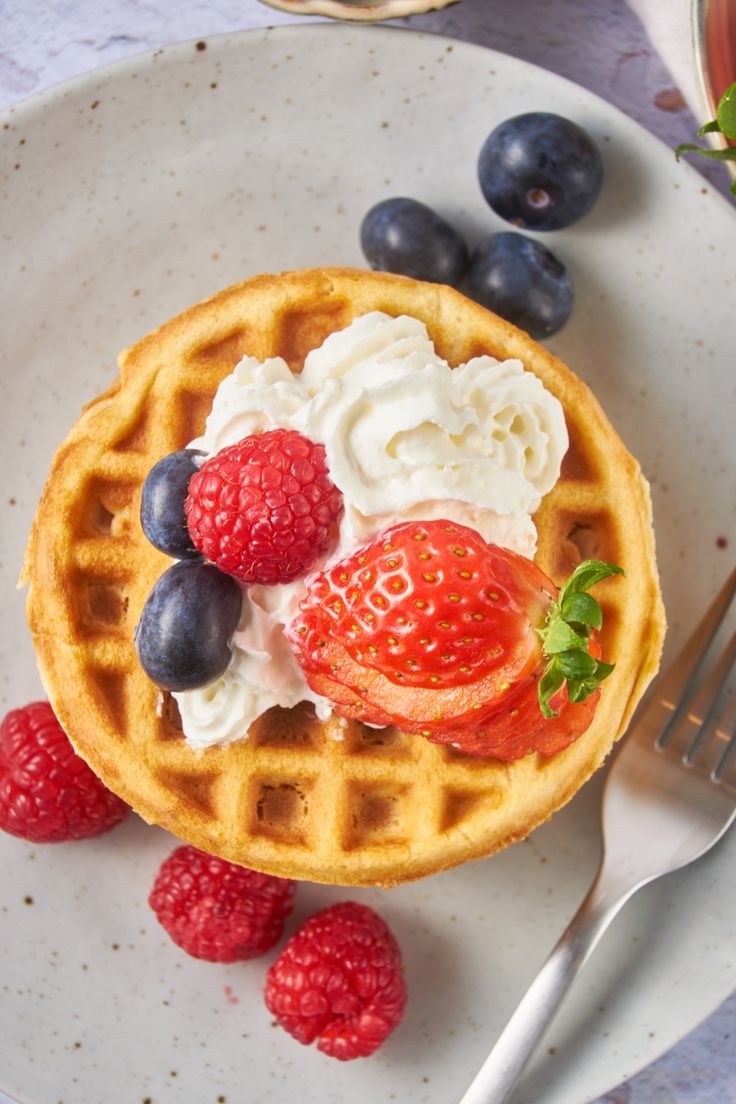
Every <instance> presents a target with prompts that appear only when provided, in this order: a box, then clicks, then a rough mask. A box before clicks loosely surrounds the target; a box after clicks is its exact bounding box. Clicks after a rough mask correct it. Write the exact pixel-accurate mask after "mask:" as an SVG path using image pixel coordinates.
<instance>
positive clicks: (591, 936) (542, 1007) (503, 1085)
mask: <svg viewBox="0 0 736 1104" xmlns="http://www.w3.org/2000/svg"><path fill="white" fill-rule="evenodd" d="M637 888H638V886H636V885H634V886H630V885H622V884H616V883H612V882H611V881H609V880H606V879H604V877H603V866H602V865H601V867H600V869H599V871H598V874H597V876H596V879H595V881H594V882H593V885H592V886H591V887H590V890H589V891H588V894H587V896H586V898H585V900H584V901H583V903H582V905H581V906H580V908H579V909H578V911H577V912H576V913H575V915H574V917H573V918H572V920H571V921H570V923H569V925H568V927H567V928H566V930H565V931H564V932H563V934H562V936H561V937H560V939H559V941H558V943H557V945H556V947H555V948H554V950H553V951H552V953H551V954H550V956H549V958H548V959H547V961H546V962H545V963H544V965H543V966H542V968H541V970H540V971H539V973H538V974H537V976H536V978H535V979H534V981H533V982H532V984H531V985H530V987H529V989H528V990H527V992H526V993H525V995H524V996H523V998H522V1000H521V1002H520V1004H519V1005H518V1006H517V1008H516V1011H515V1012H514V1013H513V1015H512V1017H511V1019H510V1020H509V1022H508V1023H507V1024H506V1027H505V1028H504V1029H503V1031H502V1033H501V1035H500V1036H499V1038H498V1041H497V1042H496V1045H495V1046H494V1047H493V1050H492V1051H491V1053H490V1054H489V1055H488V1057H487V1058H486V1060H485V1062H484V1063H483V1065H482V1066H481V1068H480V1070H479V1071H478V1073H477V1074H476V1076H475V1078H474V1080H473V1082H472V1084H471V1085H470V1087H469V1088H468V1090H467V1091H466V1093H465V1095H464V1096H463V1098H462V1100H461V1101H460V1104H504V1101H506V1100H508V1098H509V1096H510V1095H511V1092H512V1090H513V1088H514V1085H515V1084H516V1082H517V1080H518V1078H519V1076H520V1074H521V1072H522V1070H523V1069H524V1066H525V1065H526V1064H527V1062H528V1061H529V1059H530V1057H531V1055H532V1053H533V1052H534V1050H535V1049H536V1047H537V1044H538V1043H539V1041H540V1039H541V1038H542V1036H543V1035H544V1033H545V1031H546V1030H547V1027H548V1026H549V1024H550V1023H551V1021H552V1019H553V1017H554V1015H555V1013H556V1012H557V1009H558V1008H559V1006H560V1004H561V1003H562V999H563V997H564V996H565V994H566V993H567V990H568V989H569V988H570V985H571V983H572V981H573V979H574V978H575V976H576V975H577V972H578V970H579V969H580V968H581V966H582V965H583V963H584V962H586V960H587V959H588V956H589V955H590V954H591V952H592V951H593V949H594V947H595V946H596V944H597V943H598V940H599V939H600V937H601V936H602V935H603V932H604V931H605V930H606V928H607V927H608V925H609V924H610V923H611V921H612V920H613V918H614V916H615V915H616V913H617V912H618V911H619V909H620V908H621V907H622V906H623V905H624V904H625V903H626V901H628V899H629V897H631V895H632V894H633V893H634V891H635V889H637Z"/></svg>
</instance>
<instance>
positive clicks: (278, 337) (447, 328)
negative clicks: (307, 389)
mask: <svg viewBox="0 0 736 1104" xmlns="http://www.w3.org/2000/svg"><path fill="white" fill-rule="evenodd" d="M373 310H381V311H385V312H386V313H388V314H393V315H397V314H409V315H413V316H414V317H416V318H419V319H421V320H423V321H424V322H425V323H426V324H427V327H428V329H429V333H430V335H431V337H432V339H433V340H434V342H435V344H436V347H437V350H438V352H439V353H440V355H441V356H443V357H444V358H445V359H446V360H447V361H448V362H449V363H450V364H459V363H461V362H463V361H465V360H467V359H468V358H470V357H473V356H477V355H480V354H483V353H490V354H492V355H494V356H496V357H498V358H500V359H502V358H506V357H518V358H519V359H521V360H522V362H523V363H524V364H525V366H526V367H527V368H528V369H530V370H532V371H533V372H535V373H536V374H537V375H538V376H539V377H540V378H541V379H542V380H543V382H544V384H545V385H546V387H547V388H548V389H549V390H550V391H551V392H553V393H554V394H556V395H557V396H558V398H559V399H560V400H561V402H562V404H563V406H564V409H565V412H566V417H567V423H568V429H569V433H570V440H571V445H570V450H569V452H568V454H567V456H566V458H565V461H564V464H563V469H562V474H561V477H560V480H559V482H558V483H557V485H556V486H555V488H554V490H553V491H552V492H551V493H550V494H549V495H548V496H546V497H545V499H544V501H543V503H542V506H541V508H540V510H539V512H538V514H537V516H536V519H535V520H536V523H537V526H538V529H539V552H538V557H537V559H538V562H539V564H540V566H541V567H542V568H543V569H544V570H545V571H546V572H547V573H548V574H549V575H550V576H551V577H552V578H553V579H554V580H555V581H556V582H558V583H560V582H561V581H562V580H563V579H564V578H565V577H566V576H567V575H568V574H569V572H570V571H571V570H572V568H573V567H574V566H575V564H576V563H578V562H579V561H580V560H581V559H584V558H588V557H598V558H601V559H606V560H613V561H615V562H616V563H619V564H621V566H622V567H623V568H624V569H625V572H626V576H625V578H620V577H616V578H611V579H609V580H606V581H605V582H604V583H602V584H600V586H599V587H598V588H597V590H596V595H597V597H598V598H599V600H600V602H601V605H602V606H603V610H604V629H603V634H602V644H603V655H604V657H605V658H606V659H607V660H609V661H614V662H615V663H616V670H615V671H614V673H613V675H612V676H611V677H610V678H609V679H608V680H607V682H606V683H605V684H604V686H603V690H602V696H601V700H600V702H599V705H598V708H597V711H596V715H595V719H594V721H593V724H592V726H591V727H590V729H589V730H588V731H587V732H586V733H585V735H584V736H582V737H581V738H580V739H579V740H578V741H577V742H576V743H575V744H573V746H572V747H570V748H569V749H568V750H566V751H564V752H562V753H560V754H558V755H556V756H553V757H552V758H550V759H543V758H541V757H540V756H538V755H537V754H531V755H528V756H527V757H526V758H524V759H522V760H519V761H517V762H514V763H510V764H507V763H501V762H499V761H497V760H494V759H479V758H473V757H470V756H467V755H464V754H463V753H461V752H459V751H456V750H454V749H453V748H451V747H441V746H438V745H435V744H431V743H429V742H428V741H426V740H425V739H423V738H422V737H421V736H411V735H407V734H405V733H402V732H400V731H398V730H396V729H395V728H389V729H383V730H377V729H374V728H369V727H366V726H364V725H362V724H360V723H358V722H343V721H341V720H337V719H335V720H332V721H329V722H327V723H321V722H319V721H318V720H317V719H316V717H315V715H314V712H313V710H312V707H311V706H308V705H306V704H302V705H300V706H297V707H296V708H294V709H292V710H283V709H280V708H274V709H272V710H270V711H269V712H268V713H266V714H264V715H263V716H262V717H260V718H259V719H258V720H257V721H256V722H255V723H254V724H253V725H252V726H251V729H250V732H249V734H248V738H247V739H245V740H240V741H237V742H236V743H233V744H231V745H228V746H226V747H215V748H211V749H208V750H206V751H204V752H196V751H194V750H192V749H191V748H190V747H189V746H188V745H187V744H186V743H185V741H184V738H183V734H182V731H181V722H180V720H179V717H178V710H177V707H176V703H175V701H174V700H173V699H172V698H171V697H170V695H168V694H165V693H162V692H161V691H160V690H158V689H157V687H155V686H154V685H153V684H152V683H151V682H150V681H149V680H148V679H147V677H146V676H145V675H144V673H143V671H142V669H141V668H140V666H139V664H138V661H137V658H136V655H135V651H134V647H133V630H134V628H135V625H136V624H137V622H138V619H139V616H140V613H141V609H142V607H143V604H144V602H145V600H146V597H147V595H148V593H149V591H150V589H151V587H152V586H153V584H154V582H155V581H156V579H157V578H158V576H159V575H160V574H161V572H162V571H163V570H164V569H165V568H166V567H167V566H168V565H169V563H170V561H169V560H168V559H167V557H166V556H164V555H163V554H162V553H160V552H158V551H156V550H155V549H154V548H153V547H151V545H149V543H148V541H147V540H146V538H145V537H144V535H143V532H142V530H141V527H140V523H139V507H140V495H141V485H142V483H143V481H144V479H145V476H146V474H147V473H148V471H149V470H150V468H151V467H152V465H153V464H154V463H155V462H156V461H157V460H158V459H159V458H160V457H161V456H163V455H165V454H166V453H168V452H171V451H172V450H174V449H178V448H181V447H183V446H184V445H185V444H186V443H187V442H188V441H190V440H191V439H193V438H194V437H195V436H197V435H198V434H199V433H200V432H201V431H202V428H203V425H204V421H205V417H206V415H207V413H208V411H209V408H210V405H211V401H212V397H213V395H214V392H215V390H216V388H217V386H218V384H219V383H220V381H221V380H222V379H223V377H224V376H226V375H227V374H228V373H229V372H231V371H232V369H233V367H234V365H235V364H236V362H237V361H238V360H239V358H240V357H241V356H243V355H244V354H246V353H247V354H250V355H252V356H255V357H258V358H261V359H264V358H266V357H270V356H283V357H284V358H285V359H286V361H287V362H288V363H289V365H290V366H291V368H292V369H293V370H295V371H299V369H300V367H301V365H302V363H303V360H304V357H305V355H306V353H307V352H308V351H309V350H310V349H312V348H314V347H316V346H318V345H320V344H321V343H322V341H323V340H324V338H325V337H326V336H327V335H328V334H329V333H331V332H332V331H334V330H338V329H342V328H343V327H345V326H347V325H348V324H349V323H350V322H351V321H352V320H353V319H354V318H355V317H357V316H358V315H361V314H364V313H366V312H368V311H373ZM23 581H25V582H27V583H29V584H30V591H29V594H28V604H27V610H28V618H29V623H30V626H31V630H32V633H33V637H34V641H35V645H36V649H37V652H38V659H39V666H40V671H41V675H42V678H43V681H44V685H45V687H46V690H47V693H48V695H49V698H50V700H51V702H52V704H53V706H54V708H55V710H56V712H57V714H58V716H59V718H60V720H61V723H62V724H63V726H64V728H65V729H66V730H67V732H68V733H69V736H70V738H71V739H72V741H73V743H74V745H75V747H76V748H77V749H78V751H79V753H80V754H81V755H82V756H83V757H84V758H85V759H86V760H87V761H88V762H89V763H90V765H91V766H92V768H93V769H94V770H95V771H96V773H97V774H98V775H99V776H100V777H101V778H102V779H103V780H104V781H105V782H106V784H107V785H108V786H109V787H110V788H111V789H113V790H114V791H115V792H117V793H118V794H120V795H121V796H122V797H123V798H124V799H125V800H126V801H128V802H129V803H130V804H131V805H132V806H133V808H134V809H135V810H136V811H137V812H138V813H139V814H140V815H141V816H142V817H143V818H144V819H145V820H147V821H150V822H154V823H156V824H159V825H161V826H163V827H164V828H167V829H169V830H170V831H172V832H173V833H174V834H175V835H177V836H179V837H181V838H182V839H184V840H187V841H189V842H190V843H192V844H195V845H196V846H197V847H200V848H202V849H204V850H206V851H209V852H212V853H215V854H218V855H221V856H223V857H225V858H228V859H230V860H232V861H235V862H239V863H243V864H245V865H248V866H251V867H254V868H256V869H258V870H264V871H267V872H270V873H273V874H279V875H283V876H288V877H294V878H299V879H305V880H308V881H315V882H330V883H336V884H342V885H393V884H396V883H399V882H402V881H407V880H410V879H414V878H419V877H422V876H424V875H427V874H431V873H433V872H436V871H439V870H442V869H445V868H447V867H451V866H453V865H455V864H457V863H461V862H464V861H465V860H468V859H474V858H479V857H481V856H484V855H488V854H490V853H492V852H494V851H496V850H498V849H500V848H502V847H504V846H506V845H507V844H510V843H512V842H514V841H515V840H519V839H522V838H523V837H525V836H527V835H528V834H529V832H531V831H532V829H534V828H535V827H536V826H537V825H539V824H540V823H542V822H543V821H544V820H546V819H547V818H548V817H549V816H550V815H551V814H552V813H553V812H554V811H555V810H556V809H557V808H559V807H560V806H561V805H563V804H564V803H565V802H566V801H568V800H569V798H571V797H572V796H573V794H574V793H575V792H576V791H577V790H578V788H579V787H580V786H581V785H582V783H583V782H585V781H586V779H587V778H588V777H589V776H590V775H591V774H592V772H593V771H595V770H596V768H597V767H599V766H600V764H601V763H602V762H603V760H604V758H605V757H606V754H607V753H608V752H609V750H610V749H611V746H612V744H613V742H614V741H615V739H616V738H617V737H618V736H620V735H621V733H622V732H623V731H624V729H625V728H626V726H627V724H628V721H629V719H630V718H631V715H632V712H633V710H634V707H635V705H636V703H637V701H638V700H639V698H640V696H641V694H642V692H643V690H644V688H645V687H646V685H647V683H648V682H649V680H650V678H651V677H652V675H653V674H654V672H655V670H656V667H657V664H658V661H659V655H660V650H661V644H662V637H663V632H664V616H663V610H662V605H661V599H660V594H659V587H658V581H657V572H656V565H655V558H654V539H653V533H652V528H651V509H650V501H649V493H648V488H647V484H646V482H645V481H644V479H643V477H642V475H641V473H640V470H639V466H638V464H637V462H636V461H635V460H634V459H633V457H632V456H631V455H630V454H629V453H628V452H627V451H626V449H625V447H624V445H623V444H622V442H621V440H620V438H619V437H618V436H617V434H616V433H615V431H614V430H613V428H612V427H611V425H610V424H609V422H608V421H607V420H606V418H605V416H604V414H603V412H602V411H601V409H600V407H599V405H598V403H597V402H596V400H595V398H594V397H593V396H592V394H591V393H590V391H589V390H588V389H587V387H586V386H585V385H584V384H583V383H582V382H581V381H580V380H579V379H577V378H576V377H575V376H574V375H573V374H572V373H571V372H570V371H569V370H568V369H567V368H565V366H564V365H563V364H562V363H561V362H560V361H559V360H557V359H555V358H554V357H553V356H552V355H551V354H550V353H549V352H547V351H546V350H545V349H543V348H542V347H541V346H539V345H537V344H536V343H535V342H533V341H532V340H531V339H530V338H529V337H528V336H527V335H526V334H524V333H522V332H521V331H519V330H517V329H516V328H515V327H513V326H511V325H509V324H508V323H506V322H504V321H502V320H501V319H499V318H498V317H496V316H495V315H493V314H491V313H490V312H488V311H486V310H484V309H483V308H481V307H479V306H478V305H477V304H475V303H472V302H471V301H469V300H467V299H466V298H464V297H463V296H462V295H460V294H459V293H458V292H456V291H453V290H451V289H449V288H446V287H440V286H438V285H429V284H422V283H418V282H416V281H413V280H409V279H405V278H403V277H397V276H388V275H385V274H377V273H369V272H364V271H359V270H351V269H315V270H306V271H301V272H292V273H285V274H282V275H280V276H268V275H266V276H258V277H256V278H255V279H252V280H249V281H247V282H245V283H242V284H238V285H236V286H234V287H231V288H228V289H226V290H225V291H223V292H221V293H220V294H218V295H215V296H214V297H213V298H211V299H208V300H206V301H204V302H202V303H200V304H198V305H196V306H194V307H192V308H191V309H189V310H187V311H186V312H185V313H184V314H182V315H180V316H179V317H178V318H175V319H173V320H172V321H170V322H168V323H167V324H165V325H164V326H162V327H161V328H160V329H158V330H156V331H155V332H154V333H152V334H151V335H149V336H148V337H146V338H144V339H143V340H142V341H141V342H139V343H138V344H137V345H135V346H133V347H132V348H131V349H129V350H127V351H126V352H124V353H123V354H122V355H121V357H120V378H119V381H118V382H117V383H116V384H115V385H114V386H113V387H112V388H111V389H110V390H109V391H107V392H106V393H105V394H104V395H102V396H101V397H100V398H98V399H96V400H94V401H93V402H92V403H91V404H90V405H89V406H87V407H86V408H85V410H84V411H83V413H82V415H81V417H80V419H79V421H78V422H77V423H76V425H75V426H74V428H73V429H72V432H71V434H70V435H69V437H68V438H67V440H66V441H65V442H64V444H63V445H62V446H61V447H60V449H59V451H58V453H57V455H56V457H55V459H54V462H53V467H52V470H51V475H50V478H49V480H48V482H47V485H46V488H45V490H44V494H43V497H42V499H41V502H40V505H39V507H38V512H37V515H36V519H35V522H34V526H33V529H32V532H31V535H30V539H29V543H28V549H27V554H26V561H25V565H24V571H23Z"/></svg>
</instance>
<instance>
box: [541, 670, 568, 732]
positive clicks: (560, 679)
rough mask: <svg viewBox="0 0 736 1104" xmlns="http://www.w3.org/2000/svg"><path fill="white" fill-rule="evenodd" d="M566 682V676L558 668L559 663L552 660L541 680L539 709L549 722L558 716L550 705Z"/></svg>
mask: <svg viewBox="0 0 736 1104" xmlns="http://www.w3.org/2000/svg"><path fill="white" fill-rule="evenodd" d="M564 681H565V676H564V675H563V673H562V671H561V670H560V669H559V667H558V666H557V663H556V662H555V661H554V660H552V662H551V663H550V664H549V666H548V667H547V670H546V671H545V672H544V674H543V675H542V677H541V679H540V680H539V708H540V709H541V710H542V713H543V714H544V716H545V717H546V718H547V720H549V719H550V717H556V716H557V713H555V711H554V709H552V707H551V706H550V704H549V703H550V701H551V699H552V698H553V697H554V696H555V694H556V693H557V691H558V690H560V689H561V688H562V685H563V683H564Z"/></svg>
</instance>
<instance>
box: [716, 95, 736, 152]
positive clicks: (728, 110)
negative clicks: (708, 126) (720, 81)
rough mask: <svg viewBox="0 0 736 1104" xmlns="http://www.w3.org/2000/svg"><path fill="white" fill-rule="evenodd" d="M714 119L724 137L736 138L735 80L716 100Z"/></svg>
mask: <svg viewBox="0 0 736 1104" xmlns="http://www.w3.org/2000/svg"><path fill="white" fill-rule="evenodd" d="M716 121H717V123H718V126H719V128H720V130H721V131H722V132H723V134H725V136H726V138H736V81H734V83H733V84H732V85H730V87H729V88H727V89H726V91H725V92H724V93H723V95H722V96H721V98H720V100H719V101H718V107H717V108H716Z"/></svg>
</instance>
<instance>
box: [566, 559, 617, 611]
mask: <svg viewBox="0 0 736 1104" xmlns="http://www.w3.org/2000/svg"><path fill="white" fill-rule="evenodd" d="M623 573H624V571H623V568H622V567H619V566H618V564H612V563H605V562H604V561H603V560H583V562H582V563H581V564H578V566H577V567H576V568H575V570H574V571H573V573H572V575H571V576H570V578H569V579H568V580H567V582H566V583H565V585H564V586H563V588H562V590H561V591H560V597H559V599H558V601H559V603H560V605H562V604H563V603H564V601H565V599H566V598H567V597H568V595H570V594H579V593H581V592H582V591H584V590H589V589H590V587H592V586H595V584H596V583H600V582H601V581H602V580H603V579H607V578H608V576H609V575H623Z"/></svg>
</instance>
